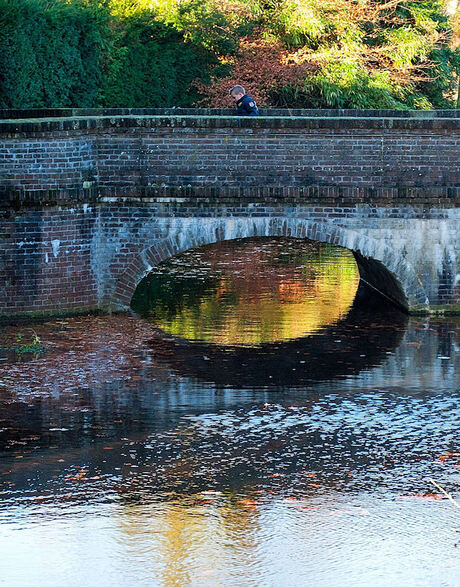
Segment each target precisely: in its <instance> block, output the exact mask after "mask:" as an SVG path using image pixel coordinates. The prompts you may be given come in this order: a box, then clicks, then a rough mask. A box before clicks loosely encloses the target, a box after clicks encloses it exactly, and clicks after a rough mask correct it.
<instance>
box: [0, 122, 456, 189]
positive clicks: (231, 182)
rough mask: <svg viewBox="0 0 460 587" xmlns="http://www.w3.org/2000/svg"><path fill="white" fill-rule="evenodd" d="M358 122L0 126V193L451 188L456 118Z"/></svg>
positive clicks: (101, 123) (16, 124) (41, 124)
mask: <svg viewBox="0 0 460 587" xmlns="http://www.w3.org/2000/svg"><path fill="white" fill-rule="evenodd" d="M345 114H346V113H345ZM362 114H363V113H361V116H360V115H358V114H357V113H356V112H355V114H354V115H353V116H347V115H342V116H340V115H337V116H330V115H329V116H327V115H324V116H322V117H320V116H318V115H315V116H313V115H311V112H310V115H309V116H293V117H286V116H285V117H282V116H267V117H260V118H250V119H240V118H237V117H229V116H205V115H201V116H191V115H182V116H180V115H179V116H178V115H176V116H166V115H161V114H156V115H153V114H152V115H149V116H147V115H134V114H131V115H113V116H112V117H110V116H105V117H104V116H87V117H81V118H70V119H68V118H53V119H51V118H43V119H36V120H30V121H24V120H21V119H19V120H0V137H1V138H2V144H1V148H0V193H1V192H3V194H8V193H11V192H14V191H18V192H19V193H20V192H24V191H26V192H29V191H33V190H62V189H63V188H66V189H71V190H74V191H75V190H81V189H88V188H89V187H90V186H92V187H93V188H94V187H95V186H96V187H97V188H111V187H118V188H123V189H124V190H126V189H129V188H133V189H136V188H145V187H149V186H150V187H151V186H153V187H155V186H162V185H167V186H176V187H182V188H184V187H186V186H189V185H190V186H195V187H209V186H215V187H218V188H222V187H223V186H234V187H240V188H248V187H260V186H276V187H281V186H287V187H292V188H302V187H305V186H334V187H337V186H343V187H345V186H347V187H351V186H353V187H357V186H362V187H366V188H399V189H402V188H407V187H411V186H413V187H418V188H429V187H438V188H439V187H459V185H460V177H459V168H460V119H458V118H454V117H450V118H448V117H447V115H445V116H444V117H443V118H439V117H431V118H426V117H425V116H426V115H423V113H419V114H420V116H419V117H415V116H414V115H407V116H406V117H405V118H403V117H402V116H401V115H400V113H398V115H396V113H393V114H394V116H389V115H388V113H387V116H384V117H380V118H379V117H377V116H371V115H369V116H367V117H365V116H362ZM85 186H86V187H85ZM69 197H70V194H69Z"/></svg>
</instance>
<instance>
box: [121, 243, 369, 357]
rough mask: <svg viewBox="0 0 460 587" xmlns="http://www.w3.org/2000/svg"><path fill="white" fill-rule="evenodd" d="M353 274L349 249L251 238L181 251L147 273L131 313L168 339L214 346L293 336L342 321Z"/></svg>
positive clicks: (354, 286) (354, 280) (354, 268)
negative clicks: (169, 335) (139, 316)
mask: <svg viewBox="0 0 460 587" xmlns="http://www.w3.org/2000/svg"><path fill="white" fill-rule="evenodd" d="M358 283H359V273H358V269H357V266H356V262H355V260H354V257H353V255H352V253H351V252H350V251H347V250H346V249H343V248H341V247H335V246H332V245H328V244H325V243H316V242H312V241H308V240H306V239H304V240H298V239H286V238H280V239H274V238H270V239H268V238H254V239H242V240H236V241H229V242H225V243H218V244H216V245H211V246H209V245H208V246H206V247H202V248H201V249H196V250H194V251H191V252H190V251H189V252H187V253H185V254H183V255H180V256H178V257H176V258H174V259H171V260H169V261H166V262H165V263H162V264H161V265H160V266H158V267H157V268H155V269H154V270H153V271H152V272H151V273H150V274H149V275H148V277H147V278H145V279H144V280H143V282H142V283H141V284H140V285H139V287H138V289H137V291H136V293H135V295H134V298H133V301H132V307H133V309H134V310H135V311H137V312H138V313H139V314H141V315H143V316H148V317H149V319H150V320H151V321H152V322H153V323H154V324H156V325H158V326H159V327H160V328H161V329H162V330H164V331H165V332H168V333H170V334H172V335H174V336H179V337H182V338H186V339H188V340H195V341H201V342H207V343H214V344H220V345H245V346H247V345H257V344H261V343H268V342H273V341H279V340H289V339H293V338H299V337H301V336H305V335H307V334H311V333H313V332H316V331H318V330H319V329H321V328H323V327H324V326H327V325H328V324H332V323H334V322H336V321H337V320H339V319H341V318H342V317H343V316H345V315H346V313H347V312H348V310H349V309H350V306H351V305H352V303H353V299H354V297H355V293H356V290H357V288H358Z"/></svg>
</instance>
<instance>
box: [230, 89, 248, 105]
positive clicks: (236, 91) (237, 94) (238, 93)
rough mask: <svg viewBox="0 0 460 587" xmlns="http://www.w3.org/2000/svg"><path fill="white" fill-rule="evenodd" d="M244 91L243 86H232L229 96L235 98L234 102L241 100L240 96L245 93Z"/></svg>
mask: <svg viewBox="0 0 460 587" xmlns="http://www.w3.org/2000/svg"><path fill="white" fill-rule="evenodd" d="M245 93H246V92H245V91H244V88H243V86H233V88H232V89H231V90H230V96H232V98H233V99H234V100H235V102H238V100H241V98H242V97H243V96H244V95H245Z"/></svg>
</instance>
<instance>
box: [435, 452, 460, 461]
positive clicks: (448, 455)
mask: <svg viewBox="0 0 460 587" xmlns="http://www.w3.org/2000/svg"><path fill="white" fill-rule="evenodd" d="M451 457H460V452H446V453H445V454H443V455H441V456H440V457H439V460H440V461H441V462H444V461H447V459H450V458H451Z"/></svg>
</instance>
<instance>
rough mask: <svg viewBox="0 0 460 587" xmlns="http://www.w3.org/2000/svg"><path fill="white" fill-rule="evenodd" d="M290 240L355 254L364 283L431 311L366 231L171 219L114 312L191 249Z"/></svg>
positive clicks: (115, 298)
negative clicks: (159, 268)
mask: <svg viewBox="0 0 460 587" xmlns="http://www.w3.org/2000/svg"><path fill="white" fill-rule="evenodd" d="M261 236H267V237H271V236H272V237H274V236H286V237H292V238H307V239H310V240H313V241H318V242H326V243H330V244H333V245H338V246H341V247H344V248H346V249H349V250H351V251H352V252H353V253H354V256H355V259H356V262H357V265H358V269H359V271H360V276H361V278H362V279H363V280H364V281H365V282H366V283H368V285H370V286H371V287H372V288H373V289H375V290H376V291H378V292H379V293H380V294H382V295H383V296H384V297H385V298H386V299H387V300H388V299H389V300H391V301H392V302H394V303H395V305H397V306H399V307H400V308H401V309H406V310H407V309H409V310H410V309H411V308H415V307H417V308H419V307H425V308H426V309H428V299H427V295H426V293H425V291H424V288H423V286H422V284H421V282H420V280H419V278H418V277H417V275H416V272H415V270H414V268H413V267H412V266H411V265H410V264H409V263H408V262H407V261H405V259H404V258H403V257H402V255H398V252H397V251H395V250H394V249H392V248H391V247H389V246H388V245H386V244H385V243H384V242H382V241H377V240H375V239H372V238H370V237H368V236H367V235H366V234H365V233H364V231H363V233H360V232H358V231H354V230H350V229H347V228H343V227H340V226H337V225H335V224H333V223H331V222H314V221H311V220H307V219H302V218H280V217H257V218H247V217H246V218H241V217H238V218H234V217H233V218H170V219H168V237H166V238H163V239H158V240H156V241H155V242H154V243H153V244H149V246H148V247H145V248H142V246H140V247H139V252H138V254H137V255H136V256H135V258H134V259H133V260H132V261H131V263H130V264H129V266H128V267H126V268H125V270H124V271H123V272H122V274H121V275H120V277H119V279H118V281H117V283H116V287H115V290H114V292H113V295H112V296H111V304H110V306H111V309H112V310H124V309H127V308H128V307H129V304H130V301H131V298H132V296H133V294H134V291H135V289H136V287H137V285H138V284H139V282H140V281H141V279H142V278H143V277H144V276H145V275H146V274H147V273H148V272H149V271H150V270H151V269H152V268H153V267H154V266H155V265H157V264H158V263H161V262H162V261H164V260H165V259H167V258H169V257H172V256H174V255H177V254H179V253H182V252H184V251H186V250H188V249H192V248H196V247H200V246H203V245H207V244H211V243H215V242H219V241H226V240H234V239H239V238H251V237H261Z"/></svg>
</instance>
